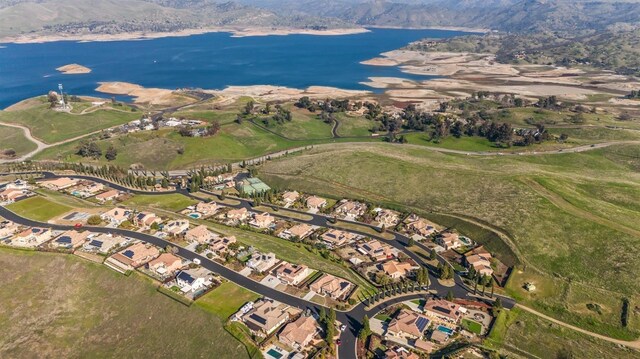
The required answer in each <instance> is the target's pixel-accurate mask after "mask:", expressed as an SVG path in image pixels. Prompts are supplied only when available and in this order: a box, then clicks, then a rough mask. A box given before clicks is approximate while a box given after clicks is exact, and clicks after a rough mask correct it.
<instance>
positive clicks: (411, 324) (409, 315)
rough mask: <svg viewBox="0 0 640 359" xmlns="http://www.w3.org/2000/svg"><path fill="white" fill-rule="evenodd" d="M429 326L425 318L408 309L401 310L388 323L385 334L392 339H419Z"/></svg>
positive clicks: (428, 321)
mask: <svg viewBox="0 0 640 359" xmlns="http://www.w3.org/2000/svg"><path fill="white" fill-rule="evenodd" d="M429 324H431V320H429V318H427V317H426V316H424V315H422V314H419V313H416V312H414V311H412V310H409V309H401V310H400V311H399V312H398V314H397V315H396V316H395V317H394V318H393V319H392V320H391V321H390V322H389V325H388V326H387V334H388V335H392V336H394V337H401V338H410V339H420V338H422V335H423V334H424V332H425V331H426V330H427V328H428V327H429Z"/></svg>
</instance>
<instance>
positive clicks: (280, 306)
mask: <svg viewBox="0 0 640 359" xmlns="http://www.w3.org/2000/svg"><path fill="white" fill-rule="evenodd" d="M288 308H289V306H288V305H286V304H284V303H280V302H277V301H275V300H273V299H268V298H262V299H260V300H257V301H256V302H255V303H254V304H253V309H251V310H250V311H248V312H247V313H246V314H244V315H243V316H242V322H243V323H244V324H245V325H246V326H247V327H248V328H249V329H250V330H251V331H252V332H253V333H256V334H258V335H269V334H271V333H273V332H274V331H275V330H276V329H278V328H279V327H280V326H281V325H282V324H284V323H285V322H286V321H287V320H289V312H288V311H287V309H288Z"/></svg>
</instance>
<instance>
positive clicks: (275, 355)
mask: <svg viewBox="0 0 640 359" xmlns="http://www.w3.org/2000/svg"><path fill="white" fill-rule="evenodd" d="M267 354H269V355H271V356H272V357H274V358H276V359H280V358H282V354H280V353H279V352H278V351H277V350H275V349H269V351H268V352H267Z"/></svg>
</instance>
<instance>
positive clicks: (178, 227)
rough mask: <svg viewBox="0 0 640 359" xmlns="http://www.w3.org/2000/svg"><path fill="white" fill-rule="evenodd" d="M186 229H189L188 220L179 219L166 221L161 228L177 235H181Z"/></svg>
mask: <svg viewBox="0 0 640 359" xmlns="http://www.w3.org/2000/svg"><path fill="white" fill-rule="evenodd" d="M188 229H189V221H187V220H180V219H179V220H175V221H171V222H169V223H167V224H166V225H165V226H164V227H163V228H162V231H163V232H165V233H168V234H170V235H172V236H179V235H182V234H183V233H184V232H186V231H187V230H188Z"/></svg>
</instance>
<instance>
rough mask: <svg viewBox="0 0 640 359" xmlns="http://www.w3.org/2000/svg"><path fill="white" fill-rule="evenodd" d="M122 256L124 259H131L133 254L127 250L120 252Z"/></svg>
mask: <svg viewBox="0 0 640 359" xmlns="http://www.w3.org/2000/svg"><path fill="white" fill-rule="evenodd" d="M122 254H123V255H124V256H125V257H127V258H133V255H134V254H135V253H133V251H132V250H129V249H127V250H126V251H124V252H122Z"/></svg>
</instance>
